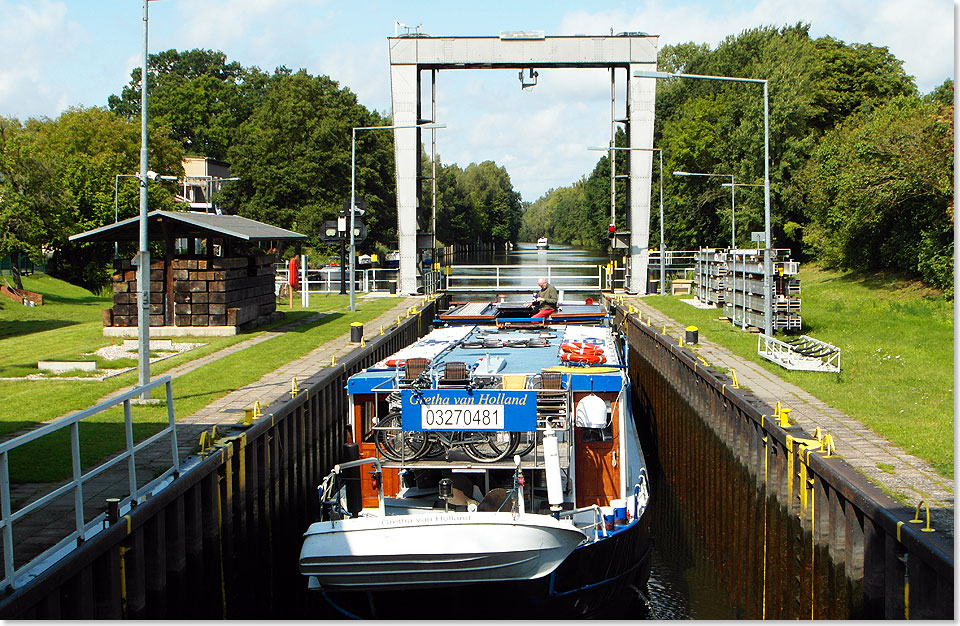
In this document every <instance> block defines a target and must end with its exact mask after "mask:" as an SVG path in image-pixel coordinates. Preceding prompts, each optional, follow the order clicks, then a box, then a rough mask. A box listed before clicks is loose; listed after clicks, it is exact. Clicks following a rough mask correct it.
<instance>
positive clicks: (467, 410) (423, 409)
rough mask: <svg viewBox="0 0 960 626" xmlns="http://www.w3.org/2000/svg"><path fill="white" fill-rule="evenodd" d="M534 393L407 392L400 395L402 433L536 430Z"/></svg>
mask: <svg viewBox="0 0 960 626" xmlns="http://www.w3.org/2000/svg"><path fill="white" fill-rule="evenodd" d="M536 393H537V392H536V391H535V390H507V391H503V390H499V389H497V390H491V391H480V390H473V389H471V390H466V389H445V390H440V391H432V390H415V389H404V390H403V391H402V393H401V396H402V401H403V408H402V412H401V427H402V428H403V430H409V431H422V430H450V431H456V430H504V431H510V432H518V433H524V432H533V431H535V430H536V429H537V399H536Z"/></svg>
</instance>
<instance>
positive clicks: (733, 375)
mask: <svg viewBox="0 0 960 626" xmlns="http://www.w3.org/2000/svg"><path fill="white" fill-rule="evenodd" d="M730 381H731V382H732V383H733V385H732V386H733V388H734V389H739V388H740V383H739V382H737V370H733V369H732V370H730Z"/></svg>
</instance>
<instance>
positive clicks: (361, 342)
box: [360, 337, 367, 348]
mask: <svg viewBox="0 0 960 626" xmlns="http://www.w3.org/2000/svg"><path fill="white" fill-rule="evenodd" d="M366 345H367V342H366V340H365V339H364V338H363V337H360V347H361V348H363V347H366Z"/></svg>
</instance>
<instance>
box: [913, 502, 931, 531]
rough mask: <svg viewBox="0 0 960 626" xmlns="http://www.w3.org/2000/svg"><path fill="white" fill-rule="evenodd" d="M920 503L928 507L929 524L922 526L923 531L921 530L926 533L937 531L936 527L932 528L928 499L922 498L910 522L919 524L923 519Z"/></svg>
mask: <svg viewBox="0 0 960 626" xmlns="http://www.w3.org/2000/svg"><path fill="white" fill-rule="evenodd" d="M920 505H923V506H924V507H925V508H926V510H927V525H926V527H925V528H921V529H920V531H921V532H925V533H932V532H936V529H934V528H930V505H929V504H927V501H926V500H921V501H920V502H919V503H918V504H917V508H916V510H915V511H914V512H913V519H912V520H910V523H911V524H919V523H920V522H921V519H920Z"/></svg>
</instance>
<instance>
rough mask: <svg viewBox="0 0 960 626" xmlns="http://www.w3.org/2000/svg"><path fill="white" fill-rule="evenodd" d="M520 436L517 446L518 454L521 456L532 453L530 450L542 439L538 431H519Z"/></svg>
mask: <svg viewBox="0 0 960 626" xmlns="http://www.w3.org/2000/svg"><path fill="white" fill-rule="evenodd" d="M517 435H518V436H519V438H520V442H519V445H518V446H517V452H516V453H517V454H519V455H520V456H521V457H524V456H527V455H528V454H530V451H531V450H533V449H534V447H536V445H537V442H538V441H540V433H538V432H529V433H517Z"/></svg>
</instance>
